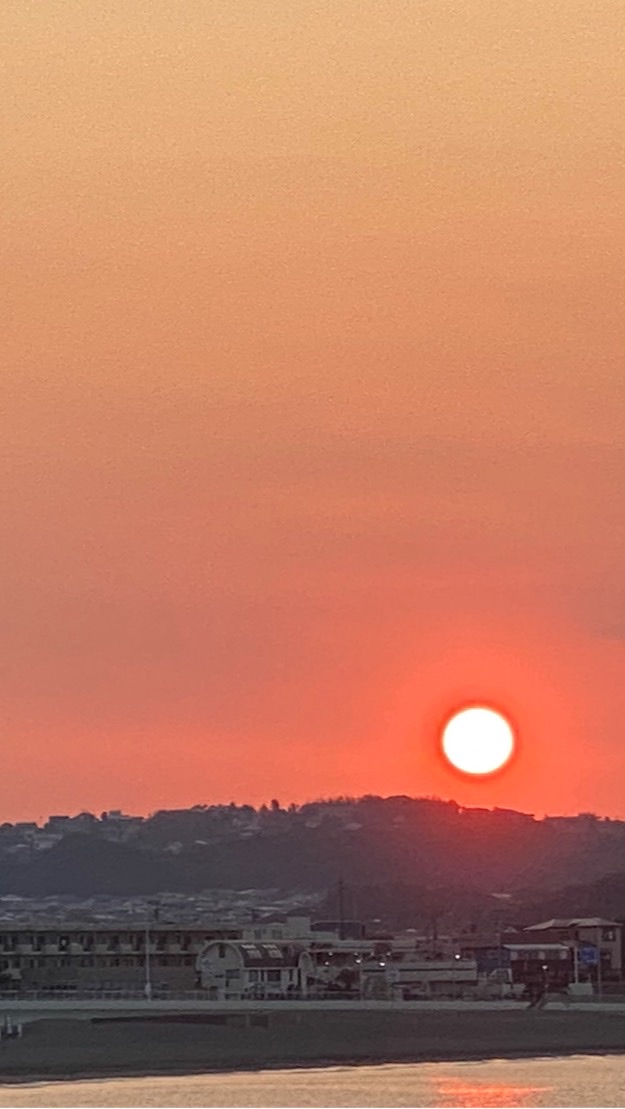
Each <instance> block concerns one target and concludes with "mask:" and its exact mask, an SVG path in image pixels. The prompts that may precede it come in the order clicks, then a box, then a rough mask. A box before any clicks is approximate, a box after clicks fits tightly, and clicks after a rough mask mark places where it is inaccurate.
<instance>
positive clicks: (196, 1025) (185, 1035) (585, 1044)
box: [0, 1007, 625, 1082]
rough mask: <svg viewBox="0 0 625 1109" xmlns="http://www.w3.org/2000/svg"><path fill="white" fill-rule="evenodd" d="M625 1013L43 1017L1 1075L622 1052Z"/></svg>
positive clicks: (3, 1062)
mask: <svg viewBox="0 0 625 1109" xmlns="http://www.w3.org/2000/svg"><path fill="white" fill-rule="evenodd" d="M624 1049H625V1012H624V1011H623V1010H622V1009H621V1008H620V1007H619V1008H618V1009H616V1008H615V1009H609V1008H606V1009H603V1010H597V1009H596V1008H593V1009H592V1010H590V1009H589V1010H587V1011H584V1010H583V1009H579V1010H565V1009H555V1008H554V1009H553V1010H551V1011H550V1010H549V1009H546V1010H543V1011H533V1010H527V1009H526V1008H521V1007H519V1008H505V1009H501V1010H496V1009H486V1010H484V1011H476V1010H474V1009H471V1010H469V1011H463V1010H462V1009H460V1008H457V1009H451V1010H432V1011H427V1010H426V1009H420V1010H419V1011H410V1012H405V1011H404V1012H402V1011H382V1012H370V1011H362V1010H361V1011H353V1012H349V1011H339V1012H332V1011H327V1012H321V1011H319V1010H314V1011H311V1012H283V1013H280V1012H272V1013H270V1014H267V1015H266V1016H263V1015H262V1014H258V1015H257V1016H256V1017H255V1018H254V1019H253V1021H252V1022H250V1021H245V1020H244V1019H242V1018H241V1016H240V1015H237V1014H234V1015H226V1016H224V1017H222V1018H217V1017H215V1015H214V1014H205V1013H195V1014H190V1013H187V1014H181V1015H175V1014H155V1015H154V1016H148V1015H146V1014H138V1015H113V1016H104V1017H102V1016H100V1017H95V1018H94V1017H87V1018H85V1017H84V1016H82V1017H59V1016H57V1015H55V1016H44V1017H43V1018H41V1019H34V1020H31V1021H29V1022H28V1023H27V1024H25V1025H24V1033H23V1036H22V1037H21V1038H20V1039H14V1040H4V1041H2V1042H0V1081H3V1082H25V1081H28V1082H32V1081H40V1080H41V1081H43V1080H49V1079H59V1080H61V1079H67V1078H78V1077H82V1078H86V1077H112V1076H119V1077H123V1076H130V1075H159V1074H160V1075H167V1074H183V1073H185V1074H191V1073H203V1072H209V1071H234V1070H255V1069H262V1068H268V1067H289V1066H293V1067H295V1066H312V1065H314V1066H319V1065H324V1064H325V1065H329V1064H339V1063H342V1064H348V1063H349V1064H352V1063H353V1064H358V1063H372V1062H379V1063H389V1062H426V1061H443V1060H445V1061H446V1060H462V1059H488V1058H516V1057H523V1056H527V1057H529V1056H540V1055H550V1054H553V1055H567V1054H578V1053H593V1052H618V1051H623V1050H624Z"/></svg>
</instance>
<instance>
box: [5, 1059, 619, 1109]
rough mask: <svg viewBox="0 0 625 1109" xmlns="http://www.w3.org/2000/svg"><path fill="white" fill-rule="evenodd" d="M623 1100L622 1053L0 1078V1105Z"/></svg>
mask: <svg viewBox="0 0 625 1109" xmlns="http://www.w3.org/2000/svg"><path fill="white" fill-rule="evenodd" d="M26 1105H28V1106H37V1107H48V1106H49V1107H50V1109H52V1107H54V1109H57V1107H60V1106H103V1107H110V1109H113V1107H119V1109H122V1107H131V1106H150V1107H154V1106H156V1107H158V1106H171V1107H176V1109H177V1107H178V1106H206V1107H213V1106H220V1107H223V1109H230V1107H236V1106H239V1107H250V1109H262V1107H266V1109H268V1107H270V1106H285V1107H286V1106H312V1107H314V1109H320V1107H330V1106H361V1107H363V1109H364V1107H368V1106H413V1107H415V1109H421V1107H423V1106H449V1107H461V1106H462V1107H465V1106H466V1107H467V1109H472V1107H474V1106H475V1107H478V1106H483V1107H484V1109H491V1107H492V1109H499V1107H502V1109H505V1107H508V1106H510V1107H512V1106H522V1107H527V1109H533V1107H537V1109H538V1107H540V1106H550V1107H553V1109H557V1107H560V1106H564V1107H570V1109H573V1107H577V1106H579V1107H582V1106H584V1107H590V1106H605V1107H606V1109H607V1107H611V1106H619V1107H622V1106H625V1055H622V1056H621V1055H606V1056H599V1055H591V1056H584V1055H577V1056H572V1057H567V1058H539V1059H523V1060H509V1059H495V1060H492V1061H489V1062H481V1063H410V1064H405V1063H393V1064H385V1065H381V1066H357V1067H318V1068H314V1069H312V1068H311V1069H304V1068H302V1069H298V1070H269V1071H256V1072H247V1073H242V1074H241V1073H228V1074H209V1075H191V1076H188V1077H175V1078H174V1077H158V1078H113V1079H107V1080H104V1081H103V1080H100V1079H90V1080H88V1081H76V1082H46V1083H39V1084H32V1085H23V1086H15V1085H11V1086H9V1085H0V1106H16V1107H17V1106H26Z"/></svg>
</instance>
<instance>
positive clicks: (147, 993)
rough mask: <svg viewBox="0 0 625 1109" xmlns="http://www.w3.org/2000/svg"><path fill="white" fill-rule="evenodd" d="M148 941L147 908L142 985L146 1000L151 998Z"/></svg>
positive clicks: (150, 968)
mask: <svg viewBox="0 0 625 1109" xmlns="http://www.w3.org/2000/svg"><path fill="white" fill-rule="evenodd" d="M150 942H151V941H150V910H149V909H148V916H147V920H146V922H145V985H144V987H143V992H144V993H145V998H146V1001H151V1000H152V966H151V962H150Z"/></svg>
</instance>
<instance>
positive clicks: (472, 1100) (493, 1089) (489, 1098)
mask: <svg viewBox="0 0 625 1109" xmlns="http://www.w3.org/2000/svg"><path fill="white" fill-rule="evenodd" d="M432 1085H433V1087H434V1089H435V1091H436V1101H435V1104H436V1105H441V1106H446V1107H448V1109H514V1107H516V1106H518V1107H519V1109H523V1107H524V1106H531V1105H534V1104H535V1098H536V1094H543V1093H546V1092H547V1091H548V1090H550V1089H551V1088H552V1087H551V1086H521V1085H519V1084H516V1083H515V1084H509V1083H500V1082H497V1083H492V1082H467V1081H465V1080H464V1079H462V1078H450V1077H449V1076H447V1077H445V1078H439V1079H436V1078H435V1079H433V1080H432Z"/></svg>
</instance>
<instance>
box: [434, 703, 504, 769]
mask: <svg viewBox="0 0 625 1109" xmlns="http://www.w3.org/2000/svg"><path fill="white" fill-rule="evenodd" d="M442 742H443V752H444V754H445V757H446V758H447V759H449V762H450V763H451V764H452V766H455V767H456V769H457V770H462V771H464V773H465V774H492V773H493V772H494V771H495V770H499V769H500V768H501V767H502V766H504V765H505V763H507V761H508V759H509V758H510V756H511V754H512V752H513V751H514V733H513V731H512V728H511V727H510V725H509V723H508V721H507V720H506V718H505V716H502V715H501V713H499V712H495V710H494V709H487V708H468V709H462V710H461V711H460V712H457V713H455V715H454V716H452V717H451V720H449V721H448V722H447V724H446V725H445V727H444V729H443V740H442Z"/></svg>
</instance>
